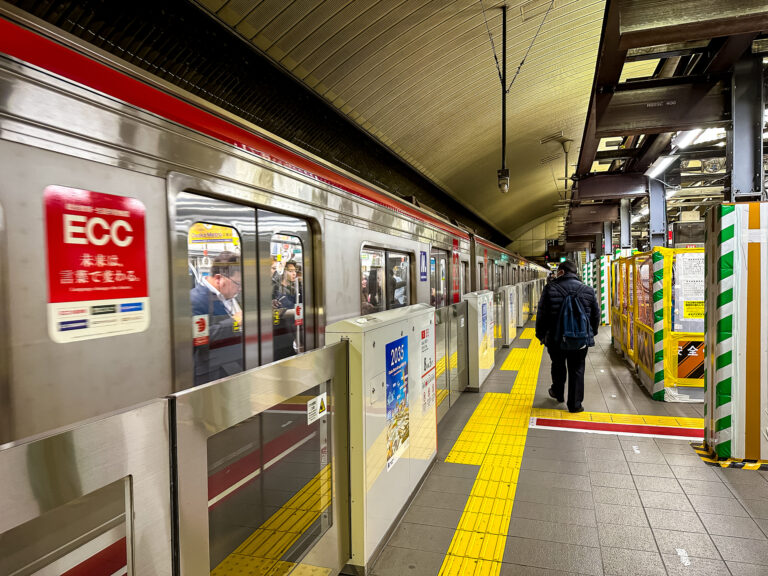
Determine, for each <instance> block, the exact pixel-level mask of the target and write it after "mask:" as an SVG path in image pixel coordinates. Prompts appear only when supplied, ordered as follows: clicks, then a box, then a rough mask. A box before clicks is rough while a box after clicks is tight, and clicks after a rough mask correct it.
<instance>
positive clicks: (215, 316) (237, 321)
mask: <svg viewBox="0 0 768 576" xmlns="http://www.w3.org/2000/svg"><path fill="white" fill-rule="evenodd" d="M174 207H175V210H176V214H175V241H176V250H177V251H176V255H177V256H176V258H175V262H174V279H175V283H174V305H175V323H176V330H175V340H176V342H175V346H176V387H177V389H179V390H182V389H185V388H188V387H190V386H197V385H200V384H205V383H206V382H211V381H213V380H217V379H220V378H226V377H228V376H232V375H234V374H237V373H239V372H242V371H244V370H248V369H250V368H255V367H257V366H259V365H261V364H267V363H269V362H273V361H274V360H279V359H281V358H286V357H288V356H292V355H294V354H297V353H299V352H302V351H304V350H305V349H310V348H313V347H314V346H315V341H314V322H313V320H312V319H313V314H312V312H311V311H312V310H313V309H314V303H313V301H312V286H313V283H312V278H313V275H312V258H311V249H310V248H311V245H312V244H311V233H310V230H309V225H308V223H307V222H306V221H305V220H301V219H299V218H295V217H292V216H286V215H283V214H277V213H274V212H269V211H267V210H260V209H256V208H253V207H250V206H242V205H239V204H235V203H231V202H226V201H223V200H218V199H215V198H208V197H205V196H199V195H197V194H193V193H189V192H180V193H179V194H178V195H177V196H176V202H175V206H174ZM182 254H183V255H185V256H186V258H181V255H182ZM182 278H185V279H186V280H185V281H182ZM305 307H306V309H307V310H309V311H310V312H309V313H307V312H305V310H304V309H305ZM188 326H189V328H187V327H188Z"/></svg>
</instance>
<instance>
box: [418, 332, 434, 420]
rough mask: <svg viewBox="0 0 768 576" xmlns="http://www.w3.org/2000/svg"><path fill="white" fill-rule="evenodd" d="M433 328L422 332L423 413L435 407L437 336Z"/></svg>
mask: <svg viewBox="0 0 768 576" xmlns="http://www.w3.org/2000/svg"><path fill="white" fill-rule="evenodd" d="M433 330H434V327H433V326H430V327H429V328H424V329H423V330H422V331H421V413H422V414H425V413H426V412H427V411H428V410H431V409H433V408H434V406H435V394H436V390H435V376H436V374H435V372H436V367H435V336H434V334H432V331H433Z"/></svg>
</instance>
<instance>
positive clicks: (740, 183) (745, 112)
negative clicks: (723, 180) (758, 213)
mask: <svg viewBox="0 0 768 576" xmlns="http://www.w3.org/2000/svg"><path fill="white" fill-rule="evenodd" d="M764 109H765V90H764V87H763V59H762V55H761V54H752V53H751V52H750V51H747V52H746V54H744V56H742V57H741V59H740V60H739V61H738V62H736V64H735V66H734V68H733V76H732V79H731V110H732V114H733V129H732V130H729V131H728V133H727V134H728V136H727V141H726V162H727V166H728V168H727V169H728V171H730V173H731V187H730V189H726V197H725V199H726V200H730V201H732V202H739V201H749V200H766V199H768V198H766V194H765V185H764V182H763V175H764V169H763V111H764Z"/></svg>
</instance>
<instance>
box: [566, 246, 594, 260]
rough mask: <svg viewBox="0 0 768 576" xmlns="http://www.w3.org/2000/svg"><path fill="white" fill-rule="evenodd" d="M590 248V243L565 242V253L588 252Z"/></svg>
mask: <svg viewBox="0 0 768 576" xmlns="http://www.w3.org/2000/svg"><path fill="white" fill-rule="evenodd" d="M591 246H592V243H591V242H566V243H565V251H566V252H582V251H584V250H589V249H590V247H591ZM574 260H575V259H574Z"/></svg>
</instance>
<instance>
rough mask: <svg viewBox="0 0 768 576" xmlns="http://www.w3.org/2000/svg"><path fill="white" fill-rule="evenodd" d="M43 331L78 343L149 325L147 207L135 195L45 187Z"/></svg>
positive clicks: (62, 340)
mask: <svg viewBox="0 0 768 576" xmlns="http://www.w3.org/2000/svg"><path fill="white" fill-rule="evenodd" d="M43 203H44V208H45V223H46V236H47V238H46V240H47V248H48V254H47V256H48V264H47V265H48V333H49V334H50V336H51V339H53V340H54V341H55V342H60V343H65V342H77V341H80V340H89V339H93V338H105V337H108V336H118V335H122V334H131V333H135V332H142V331H144V330H146V329H147V327H148V326H149V292H148V286H149V284H148V282H147V250H146V238H145V224H144V217H145V207H144V204H143V203H142V202H141V201H140V200H137V199H135V198H130V197H127V196H116V195H113V194H102V193H100V192H92V191H89V190H78V189H75V188H65V187H63V186H48V187H47V188H46V189H45V192H44V195H43Z"/></svg>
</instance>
